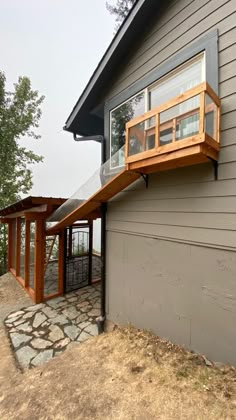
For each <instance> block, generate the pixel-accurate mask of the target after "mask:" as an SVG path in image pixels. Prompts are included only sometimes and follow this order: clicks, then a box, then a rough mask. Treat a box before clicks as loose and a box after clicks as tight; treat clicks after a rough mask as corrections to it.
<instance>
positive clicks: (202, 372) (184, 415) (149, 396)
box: [0, 279, 236, 420]
mask: <svg viewBox="0 0 236 420" xmlns="http://www.w3.org/2000/svg"><path fill="white" fill-rule="evenodd" d="M0 281H1V279H0ZM6 340H7V338H6V337H4V339H2V340H1V344H0V352H1V353H0V354H1V364H0V419H1V420H11V419H20V420H25V419H27V420H28V419H30V420H38V419H45V420H46V419H47V420H51V419H70V420H72V419H83V420H87V419H94V420H98V419H99V420H113V419H115V420H121V419H122V420H142V419H144V420H152V419H158V420H159V419H160V420H162V419H163V420H164V419H165V420H170V419H181V420H182V419H188V420H189V419H194V420H196V419H197V420H198V419H204V420H205V419H207V420H208V419H209V420H211V419H214V420H215V419H235V418H236V373H235V370H234V369H233V368H231V367H224V368H223V367H222V369H221V370H220V369H217V368H215V367H208V366H206V365H205V362H204V359H203V358H202V357H201V356H197V355H195V354H192V353H189V352H186V351H185V350H184V349H183V348H180V347H177V346H174V345H172V344H171V343H168V342H165V341H162V340H160V339H158V338H157V337H155V336H153V335H152V334H150V333H148V332H145V331H138V330H135V329H133V328H126V329H117V330H115V331H113V332H112V333H109V334H103V335H100V336H98V337H94V338H91V339H90V340H88V341H86V342H84V343H82V344H73V345H71V347H70V348H69V349H68V350H67V351H66V352H65V353H64V354H62V355H61V356H59V357H57V358H55V359H53V360H51V361H49V362H48V363H46V364H45V365H43V366H42V367H41V368H34V369H31V370H27V371H25V372H24V373H21V372H20V371H19V370H17V368H16V366H15V364H14V358H13V357H12V355H11V352H10V349H9V345H8V343H7V341H6Z"/></svg>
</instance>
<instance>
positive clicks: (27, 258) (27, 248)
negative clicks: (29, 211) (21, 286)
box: [24, 220, 30, 287]
mask: <svg viewBox="0 0 236 420" xmlns="http://www.w3.org/2000/svg"><path fill="white" fill-rule="evenodd" d="M29 270H30V221H29V220H26V221H25V274H24V279H25V287H29Z"/></svg>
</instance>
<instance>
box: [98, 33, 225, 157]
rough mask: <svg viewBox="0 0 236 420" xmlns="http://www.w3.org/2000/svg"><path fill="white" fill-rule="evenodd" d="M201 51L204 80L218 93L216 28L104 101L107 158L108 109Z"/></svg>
mask: <svg viewBox="0 0 236 420" xmlns="http://www.w3.org/2000/svg"><path fill="white" fill-rule="evenodd" d="M203 51H205V54H206V81H207V82H208V83H209V84H210V86H211V87H212V88H213V90H214V91H215V92H216V93H217V94H218V90H219V81H218V30H217V29H214V30H212V31H210V32H208V33H207V34H205V35H203V36H201V37H200V38H199V39H198V40H197V41H195V42H193V43H192V44H190V45H188V46H187V47H185V48H183V49H182V50H181V51H179V52H177V53H176V54H175V55H173V56H172V57H171V58H169V59H168V60H166V61H165V62H164V63H163V64H161V65H160V66H157V67H156V68H155V69H153V70H151V71H150V72H149V73H147V74H145V76H143V77H142V78H141V79H139V80H137V81H136V82H134V83H133V84H132V85H130V86H129V87H128V88H127V89H125V90H123V91H122V92H120V93H118V94H117V95H116V96H114V97H113V98H111V99H110V100H109V101H107V102H106V103H105V108H104V136H105V139H106V143H107V147H106V149H107V154H106V157H107V159H109V157H110V111H112V109H114V108H115V107H117V106H118V105H120V104H122V103H123V102H125V101H127V100H128V99H129V98H131V97H132V96H134V95H136V94H137V93H139V92H140V91H142V90H143V89H145V88H146V87H147V86H150V85H152V84H153V83H154V82H156V81H158V79H160V78H161V77H163V76H165V75H166V74H167V73H169V72H171V71H172V70H174V69H175V68H177V67H179V66H180V65H182V64H184V63H185V62H186V61H188V60H191V58H193V57H194V56H196V55H198V54H200V53H201V52H203Z"/></svg>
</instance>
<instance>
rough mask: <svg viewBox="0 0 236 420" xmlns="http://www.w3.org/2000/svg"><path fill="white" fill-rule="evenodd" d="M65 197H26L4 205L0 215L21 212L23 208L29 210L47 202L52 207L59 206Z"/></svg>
mask: <svg viewBox="0 0 236 420" xmlns="http://www.w3.org/2000/svg"><path fill="white" fill-rule="evenodd" d="M66 200H67V199H66V198H55V197H32V196H29V197H26V198H24V199H23V200H20V201H18V202H16V203H13V204H11V205H10V206H7V207H5V208H4V209H1V210H0V216H3V217H5V216H9V215H11V214H14V213H17V212H21V211H24V210H29V209H31V208H34V207H37V206H40V205H43V204H48V205H50V206H53V207H55V208H56V207H59V206H61V205H62V204H63V203H64V202H65V201H66Z"/></svg>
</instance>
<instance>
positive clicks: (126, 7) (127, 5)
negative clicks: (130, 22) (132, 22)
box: [106, 0, 137, 30]
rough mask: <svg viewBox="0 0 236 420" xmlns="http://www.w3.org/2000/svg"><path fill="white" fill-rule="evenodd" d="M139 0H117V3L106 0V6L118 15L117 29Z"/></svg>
mask: <svg viewBox="0 0 236 420" xmlns="http://www.w3.org/2000/svg"><path fill="white" fill-rule="evenodd" d="M136 1H137V0H116V4H115V5H114V4H111V3H109V2H108V1H107V2H106V8H107V10H108V11H109V12H110V14H111V15H115V16H116V22H117V23H116V27H115V29H116V30H118V28H119V26H120V25H121V23H122V22H123V20H124V19H125V17H126V16H127V15H128V13H129V11H130V9H131V7H132V6H133V4H134V3H135V2H136Z"/></svg>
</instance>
